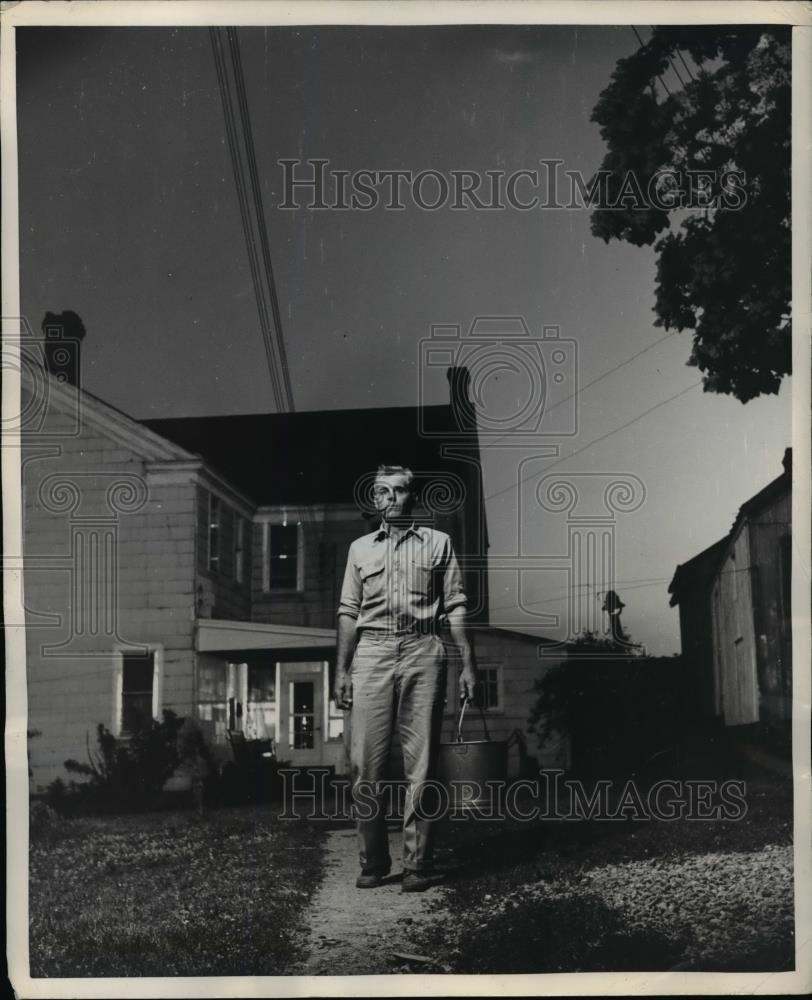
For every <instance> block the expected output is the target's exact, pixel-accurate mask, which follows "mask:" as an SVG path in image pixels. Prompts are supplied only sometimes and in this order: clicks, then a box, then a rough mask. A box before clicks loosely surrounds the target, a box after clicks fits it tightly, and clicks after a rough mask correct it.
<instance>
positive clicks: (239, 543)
mask: <svg viewBox="0 0 812 1000" xmlns="http://www.w3.org/2000/svg"><path fill="white" fill-rule="evenodd" d="M233 541H234V552H233V559H232V566H233V568H234V580H235V582H236V583H242V582H243V579H244V576H245V518H244V517H240V515H239V514H235V515H234V539H233Z"/></svg>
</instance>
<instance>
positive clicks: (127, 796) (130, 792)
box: [46, 709, 202, 812]
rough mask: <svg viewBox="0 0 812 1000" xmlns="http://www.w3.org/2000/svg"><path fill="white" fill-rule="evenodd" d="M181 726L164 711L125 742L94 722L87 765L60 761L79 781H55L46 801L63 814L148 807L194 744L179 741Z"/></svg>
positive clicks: (156, 800)
mask: <svg viewBox="0 0 812 1000" xmlns="http://www.w3.org/2000/svg"><path fill="white" fill-rule="evenodd" d="M183 725H184V720H183V719H180V718H178V716H177V715H176V714H175V713H174V712H172V711H170V710H169V709H166V710H164V712H163V718H162V720H161V721H160V722H157V721H156V720H154V719H150V720H149V721H147V722H146V723H145V724H144V725H142V726H141V727H140V728H139V729H137V730H136V731H135V732H133V733H132V734H131V735H130V736H129V737H128V738H127V739H117V738H116V737H115V736H113V734H112V733H111V732H110V731H109V729H107V728H106V727H105V726H104V725H102V724H101V723H99V725H98V726H97V727H96V744H97V747H96V749H95V750H91V749H90V747H88V762H87V763H83V762H81V761H78V760H73V759H71V760H66V761H65V770H66V771H68V773H69V774H72V775H76V776H78V777H80V778H83V779H85V780H82V781H76V780H71V781H70V782H69V783H68V784H67V785H66V783H65V782H64V781H62V779H60V778H57V779H56V781H54V782H52V783H51V785H49V787H48V790H47V793H46V795H47V801H48V802H49V803H50V804H51V805H52V806H54V807H55V808H57V809H60V810H61V811H63V812H64V811H68V810H73V809H80V810H81V809H89V810H90V811H95V810H101V811H110V810H113V811H118V810H123V811H130V810H137V809H145V808H151V807H154V806H155V805H156V804H157V803H158V800H159V797H160V792H161V789H162V787H163V785H164V783H165V782H166V780H167V778H168V777H169V776H170V775H171V774H172V773H173V771H174V770H175V769H176V768H177V767H178V765H179V764H180V763H181V760H182V759H183V753H184V752H186V751H188V750H189V747H190V746H191V745H192V743H194V737H192V736H190V737H188V741H191V742H188V741H187V743H186V745H184V744H183V743H182V741H181V740H180V739H179V735H180V732H181V729H182V727H183ZM201 743H202V737H201ZM195 746H196V747H197V744H195ZM198 749H199V747H198Z"/></svg>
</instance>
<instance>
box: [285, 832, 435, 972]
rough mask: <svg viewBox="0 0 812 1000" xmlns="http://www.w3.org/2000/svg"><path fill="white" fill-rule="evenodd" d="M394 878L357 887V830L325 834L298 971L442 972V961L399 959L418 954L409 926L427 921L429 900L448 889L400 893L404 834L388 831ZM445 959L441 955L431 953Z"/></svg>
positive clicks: (428, 917) (428, 918)
mask: <svg viewBox="0 0 812 1000" xmlns="http://www.w3.org/2000/svg"><path fill="white" fill-rule="evenodd" d="M389 836H390V849H391V853H392V872H393V874H392V876H391V881H389V882H387V883H386V884H385V885H382V886H380V887H379V888H377V889H356V888H355V879H356V878H357V876H358V871H359V869H358V848H357V842H356V838H355V831H354V830H335V831H332V832H331V833H330V834H329V835H328V838H327V842H326V845H325V850H326V852H327V853H326V858H325V864H326V874H325V877H324V881H323V883H322V884H321V886H320V888H319V890H318V891H317V893H316V895H315V896H314V897H313V899H312V901H311V904H310V908H309V912H308V914H307V917H308V922H309V925H310V934H309V941H308V953H309V957H308V959H307V961H306V962H305V963H304V965H303V967H302V969H301V971H300V975H306V976H342V975H344V976H359V975H375V974H378V975H380V974H383V973H387V972H401V971H404V969H405V967H406V966H408V969H409V971H413V972H439V971H444V970H442V969H441V967H440V965H439V964H429V963H424V962H419V961H417V960H416V959H413V960H411V961H409V960H404V959H402V958H398V957H397V955H396V954H395V953H397V952H401V953H407V954H414V948H413V946H410V944H409V939H408V937H407V935H408V932H409V927H410V926H411V925H413V924H424V923H425V922H426V921H428V920H430V919H432V918H431V917H430V916H429V912H428V910H429V902H430V900H431V899H437V897H438V895H441V894H444V893H445V891H446V890H444V889H443V888H441V887H439V886H438V887H435V888H432V889H429V890H428V891H426V892H422V893H401V891H400V881H399V875H400V872H401V836H400V833H399V832H396V831H394V830H392V831H390V834H389ZM427 957H430V958H435V959H439V960H441V959H442V956H427Z"/></svg>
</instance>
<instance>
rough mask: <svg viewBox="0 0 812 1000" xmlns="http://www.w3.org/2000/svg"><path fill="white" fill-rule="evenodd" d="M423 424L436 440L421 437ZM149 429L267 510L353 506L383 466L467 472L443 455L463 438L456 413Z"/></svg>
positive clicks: (156, 423) (397, 411)
mask: <svg viewBox="0 0 812 1000" xmlns="http://www.w3.org/2000/svg"><path fill="white" fill-rule="evenodd" d="M421 421H422V427H423V428H427V429H429V430H430V431H431V434H430V435H427V434H425V433H421V431H420V428H421ZM142 423H143V424H144V426H145V427H147V428H149V429H150V430H152V431H154V432H155V433H157V434H160V435H161V436H163V437H165V438H168V439H169V440H170V441H174V442H175V443H176V444H178V445H180V446H181V447H182V448H184V449H186V450H187V451H190V452H194V453H195V454H198V455H200V456H202V458H203V459H204V461H205V462H206V464H207V465H209V466H211V467H212V468H213V469H215V470H216V471H217V472H219V473H220V474H221V475H222V476H223V477H224V478H226V479H227V480H228V481H229V482H230V483H231V484H232V485H233V486H234V487H235V488H236V489H238V490H240V492H242V493H244V494H245V495H246V496H248V497H250V498H251V499H252V500H254V501H255V502H256V503H257V504H259V505H264V504H269V505H270V504H296V503H300V504H306V503H352V502H353V498H354V486H355V484H356V482H357V481H358V480H359V478H360V477H361V476H363V475H365V474H366V473H369V472H371V471H374V470H375V469H376V468H377V466H378V465H379V464H382V463H384V464H386V463H389V464H398V465H406V466H409V467H410V468H412V469H413V470H414V472H415V473H416V475H417V477H418V478H419V474H420V473H421V472H422V473H432V472H437V471H438V470H444V469H459V467H460V465H461V463H460V462H458V461H455V460H453V459H449V458H447V457H445V456H443V454H442V450H441V449H442V446H443V444H444V443H447V442H448V438H449V435H451V434H453V435H455V436H457V437H458V436H459V433H460V431H459V427H458V425H457V422H456V420H455V417H454V412H453V410H452V407H451V406H450V405H445V406H426V407H386V408H383V409H374V410H318V411H306V412H298V413H250V414H244V415H239V416H220V417H182V418H175V419H164V420H144V421H142ZM434 435H436V436H434ZM473 440H474V441H476V438H475V437H474V438H473Z"/></svg>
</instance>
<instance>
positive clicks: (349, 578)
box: [336, 546, 362, 618]
mask: <svg viewBox="0 0 812 1000" xmlns="http://www.w3.org/2000/svg"><path fill="white" fill-rule="evenodd" d="M361 593H362V586H361V574H360V573H359V572H358V567H357V566H356V565H355V559H354V558H353V547H352V546H350V551H349V553H348V554H347V568H346V569H345V570H344V583H343V584H342V586H341V600H340V601H339V604H338V611H337V612H336V618H337V617H338V616H339V615H349V617H350V618H357V617H358V613H359V611H360V610H361Z"/></svg>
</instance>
